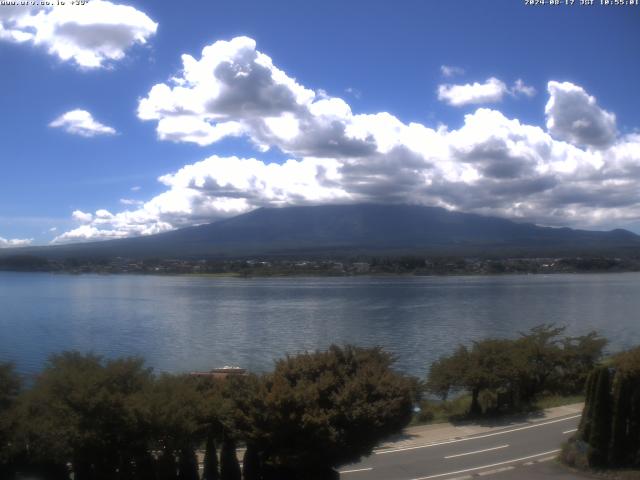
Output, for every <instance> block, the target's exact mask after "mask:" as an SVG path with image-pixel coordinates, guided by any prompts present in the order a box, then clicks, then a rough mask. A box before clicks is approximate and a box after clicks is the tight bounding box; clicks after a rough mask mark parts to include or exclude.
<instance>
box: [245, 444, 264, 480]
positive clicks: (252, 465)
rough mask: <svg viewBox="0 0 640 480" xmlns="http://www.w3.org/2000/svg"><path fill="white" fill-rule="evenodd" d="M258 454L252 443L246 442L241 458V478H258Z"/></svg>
mask: <svg viewBox="0 0 640 480" xmlns="http://www.w3.org/2000/svg"><path fill="white" fill-rule="evenodd" d="M260 467H261V466H260V454H259V453H258V449H257V448H256V447H255V445H253V444H252V443H249V444H247V449H246V450H245V452H244V457H243V459H242V478H243V480H260V478H261V473H260V470H261V468H260Z"/></svg>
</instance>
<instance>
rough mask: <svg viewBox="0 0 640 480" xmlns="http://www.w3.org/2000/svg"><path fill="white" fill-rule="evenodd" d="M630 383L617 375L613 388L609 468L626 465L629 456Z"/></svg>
mask: <svg viewBox="0 0 640 480" xmlns="http://www.w3.org/2000/svg"><path fill="white" fill-rule="evenodd" d="M630 386H631V385H630V384H629V381H628V379H627V378H625V377H624V376H622V375H616V378H615V380H614V388H613V411H612V413H613V415H612V416H613V418H612V422H611V423H612V425H611V445H610V447H609V461H608V464H609V466H612V467H615V466H620V465H622V464H624V463H625V459H626V457H627V456H628V455H629V445H628V442H629V439H628V431H627V426H628V421H629V407H630V405H629V393H630V390H631V389H630V388H629V387H630Z"/></svg>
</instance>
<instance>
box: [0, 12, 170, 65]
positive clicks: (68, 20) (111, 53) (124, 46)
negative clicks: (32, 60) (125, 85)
mask: <svg viewBox="0 0 640 480" xmlns="http://www.w3.org/2000/svg"><path fill="white" fill-rule="evenodd" d="M157 28H158V24H157V23H155V22H154V21H153V20H151V19H150V18H149V17H148V16H147V15H146V14H145V13H144V12H141V11H140V10H137V9H135V8H134V7H130V6H127V5H119V4H114V3H111V2H108V1H103V0H92V1H89V2H88V3H87V4H85V5H72V2H66V4H65V5H64V6H61V5H57V6H55V7H33V6H24V7H23V6H14V7H7V6H3V7H2V8H1V9H0V40H8V41H12V42H24V43H32V44H33V45H36V46H42V47H44V48H46V50H47V52H48V53H49V54H51V55H55V56H57V57H58V58H59V59H60V60H62V61H72V62H74V63H75V64H76V65H78V66H80V67H82V68H98V67H103V66H105V65H107V64H109V62H113V61H117V60H121V59H122V58H124V56H125V52H126V51H127V50H128V49H129V48H131V47H132V46H133V45H136V44H138V45H143V44H145V43H147V41H148V39H149V37H151V36H152V35H154V34H155V32H156V30H157Z"/></svg>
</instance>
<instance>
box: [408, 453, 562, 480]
mask: <svg viewBox="0 0 640 480" xmlns="http://www.w3.org/2000/svg"><path fill="white" fill-rule="evenodd" d="M559 451H560V449H557V450H551V451H549V452H542V453H536V454H535V455H529V456H528V457H520V458H514V459H512V460H505V461H504V462H498V463H492V464H491V465H482V466H481V467H473V468H465V469H464V470H457V471H455V472H448V473H438V474H437V475H429V476H428V477H418V478H412V479H411V480H429V479H431V478H440V477H446V476H447V475H457V474H458V473H467V472H473V471H474V470H484V469H485V468H493V467H499V466H500V465H506V464H508V463H516V462H521V461H522V460H529V459H530V458H536V457H542V456H544V455H550V454H552V453H558V452H559Z"/></svg>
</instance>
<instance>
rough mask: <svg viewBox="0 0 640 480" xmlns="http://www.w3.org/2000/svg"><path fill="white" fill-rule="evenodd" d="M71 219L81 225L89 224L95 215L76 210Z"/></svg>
mask: <svg viewBox="0 0 640 480" xmlns="http://www.w3.org/2000/svg"><path fill="white" fill-rule="evenodd" d="M71 217H72V218H73V219H74V220H75V221H76V222H80V223H89V222H91V221H92V220H93V215H92V214H91V213H87V212H83V211H82V210H74V211H73V213H72V214H71Z"/></svg>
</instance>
